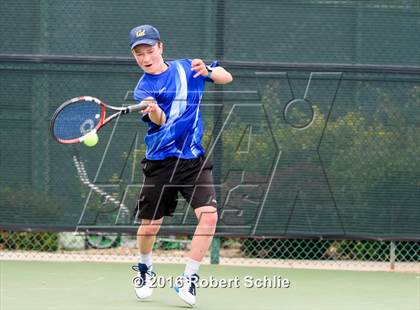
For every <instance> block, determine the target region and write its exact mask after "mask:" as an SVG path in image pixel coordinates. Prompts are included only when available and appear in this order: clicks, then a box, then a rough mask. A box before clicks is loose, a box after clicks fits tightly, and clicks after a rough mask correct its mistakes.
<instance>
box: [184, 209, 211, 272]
mask: <svg viewBox="0 0 420 310" xmlns="http://www.w3.org/2000/svg"><path fill="white" fill-rule="evenodd" d="M194 211H195V215H196V216H197V227H196V229H195V232H194V236H193V238H192V241H191V251H190V253H189V258H190V260H192V261H196V262H201V261H202V260H203V258H204V256H205V255H206V253H207V250H208V249H209V247H210V244H211V242H212V240H213V236H214V232H215V230H216V224H217V210H216V208H215V207H213V206H204V207H200V208H197V209H195V210H194ZM197 271H198V270H196V271H195V272H194V273H196V272H197ZM188 273H189V272H188ZM188 273H187V274H188Z"/></svg>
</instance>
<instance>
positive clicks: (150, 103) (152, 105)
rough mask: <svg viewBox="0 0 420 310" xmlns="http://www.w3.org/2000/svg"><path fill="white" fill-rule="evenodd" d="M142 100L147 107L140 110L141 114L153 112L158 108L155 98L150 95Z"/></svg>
mask: <svg viewBox="0 0 420 310" xmlns="http://www.w3.org/2000/svg"><path fill="white" fill-rule="evenodd" d="M142 102H145V103H147V108H146V109H144V110H143V111H140V113H142V114H146V113H153V112H156V111H157V110H158V109H159V106H158V105H157V103H156V101H155V99H153V98H152V97H148V98H146V99H144V100H143V101H142Z"/></svg>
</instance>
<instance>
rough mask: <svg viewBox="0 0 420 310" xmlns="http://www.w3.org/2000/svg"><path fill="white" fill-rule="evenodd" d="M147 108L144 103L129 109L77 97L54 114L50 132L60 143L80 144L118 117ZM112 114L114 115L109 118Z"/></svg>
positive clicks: (89, 98) (97, 100)
mask: <svg viewBox="0 0 420 310" xmlns="http://www.w3.org/2000/svg"><path fill="white" fill-rule="evenodd" d="M147 106H148V105H147V103H144V102H142V103H139V104H134V105H131V106H128V107H113V106H109V105H107V104H105V103H103V102H102V101H101V100H99V99H98V98H95V97H91V96H82V97H76V98H73V99H70V100H67V101H66V102H64V103H63V104H62V105H61V106H59V107H58V109H57V110H56V111H55V112H54V114H53V116H52V119H51V123H50V132H51V135H52V136H53V138H54V139H55V140H56V141H57V142H59V143H63V144H72V143H80V142H83V141H84V139H85V137H86V135H87V134H88V133H91V132H94V133H96V132H98V131H99V130H100V129H101V128H102V127H103V126H105V125H106V124H108V123H109V122H110V121H112V120H113V119H115V118H117V117H118V116H120V115H124V114H127V113H131V112H135V111H141V110H144V109H145V108H147ZM112 112H114V114H112V115H109V116H108V114H110V113H112Z"/></svg>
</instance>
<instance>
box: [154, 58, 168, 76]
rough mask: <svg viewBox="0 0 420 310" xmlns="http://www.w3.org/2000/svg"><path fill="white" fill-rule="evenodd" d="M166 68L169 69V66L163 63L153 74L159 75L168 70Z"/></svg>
mask: <svg viewBox="0 0 420 310" xmlns="http://www.w3.org/2000/svg"><path fill="white" fill-rule="evenodd" d="M168 68H169V65H168V64H167V63H166V62H165V61H163V62H162V63H161V65H160V68H159V71H158V72H156V73H155V74H161V73H163V72H165V71H166V70H168Z"/></svg>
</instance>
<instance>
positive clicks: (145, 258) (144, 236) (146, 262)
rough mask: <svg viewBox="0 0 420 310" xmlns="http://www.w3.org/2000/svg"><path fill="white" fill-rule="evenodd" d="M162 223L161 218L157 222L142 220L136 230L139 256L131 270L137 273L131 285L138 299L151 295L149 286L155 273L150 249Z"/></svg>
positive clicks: (151, 290) (151, 288)
mask: <svg viewBox="0 0 420 310" xmlns="http://www.w3.org/2000/svg"><path fill="white" fill-rule="evenodd" d="M162 222H163V218H160V219H158V220H146V219H143V220H142V221H141V225H140V227H139V229H138V230H137V245H138V248H139V252H140V256H139V261H138V264H137V265H136V266H133V269H134V270H135V271H137V276H136V277H135V278H134V280H133V283H134V288H135V292H136V295H137V298H139V299H144V298H147V297H149V296H151V295H152V293H153V287H152V285H151V284H152V280H153V277H154V276H155V273H154V272H153V261H152V249H153V245H154V243H155V241H156V235H157V233H158V232H159V229H160V226H161V224H162Z"/></svg>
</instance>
